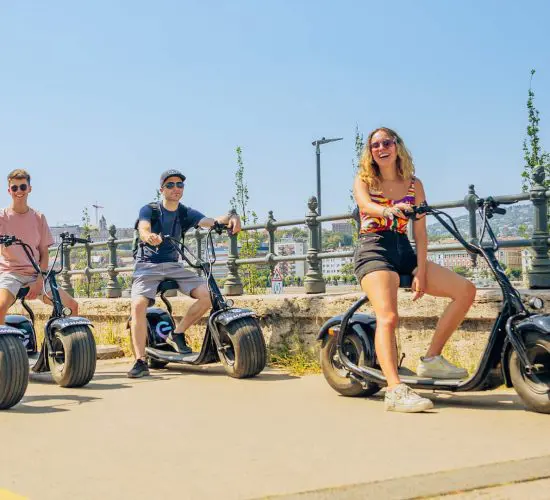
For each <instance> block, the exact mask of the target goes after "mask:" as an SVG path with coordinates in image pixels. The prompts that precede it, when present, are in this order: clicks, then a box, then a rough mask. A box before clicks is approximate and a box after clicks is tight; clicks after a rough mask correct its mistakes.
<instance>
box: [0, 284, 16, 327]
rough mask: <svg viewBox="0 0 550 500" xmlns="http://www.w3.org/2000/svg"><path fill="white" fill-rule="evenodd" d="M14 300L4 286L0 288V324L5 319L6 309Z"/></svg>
mask: <svg viewBox="0 0 550 500" xmlns="http://www.w3.org/2000/svg"><path fill="white" fill-rule="evenodd" d="M14 302H15V297H14V296H13V295H12V294H11V292H10V291H9V290H7V289H6V288H1V289H0V325H3V324H4V322H5V321H6V314H7V313H8V309H9V308H10V307H11V306H12V305H13V303H14Z"/></svg>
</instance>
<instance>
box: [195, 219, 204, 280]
mask: <svg viewBox="0 0 550 500" xmlns="http://www.w3.org/2000/svg"><path fill="white" fill-rule="evenodd" d="M194 234H195V240H196V242H197V257H198V258H199V259H202V238H203V235H202V233H201V230H200V229H199V228H197V229H195V233H194ZM196 271H197V274H198V275H199V276H201V275H202V270H201V269H197V270H196Z"/></svg>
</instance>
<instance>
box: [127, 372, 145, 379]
mask: <svg viewBox="0 0 550 500" xmlns="http://www.w3.org/2000/svg"><path fill="white" fill-rule="evenodd" d="M127 375H128V378H141V377H148V376H149V375H151V373H150V372H141V373H139V374H138V375H130V374H129V373H128V374H127Z"/></svg>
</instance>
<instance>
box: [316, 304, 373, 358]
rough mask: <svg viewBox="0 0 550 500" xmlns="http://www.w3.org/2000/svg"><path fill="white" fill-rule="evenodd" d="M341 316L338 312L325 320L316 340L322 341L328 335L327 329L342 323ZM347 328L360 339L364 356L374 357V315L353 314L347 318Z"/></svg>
mask: <svg viewBox="0 0 550 500" xmlns="http://www.w3.org/2000/svg"><path fill="white" fill-rule="evenodd" d="M343 317H344V315H343V314H339V315H338V316H334V317H332V318H330V319H329V320H327V321H326V322H325V324H324V325H323V326H322V327H321V329H320V330H319V334H318V335H317V340H321V341H323V342H324V341H325V340H326V339H327V338H328V336H329V335H330V334H329V329H330V328H331V327H333V326H337V325H339V324H340V323H342V319H343ZM348 328H350V329H351V330H352V331H353V332H354V333H355V334H356V335H357V336H358V337H359V338H360V339H361V342H362V343H363V348H364V349H365V355H366V357H367V358H370V359H374V357H375V350H374V332H375V330H376V318H375V317H374V316H370V315H369V314H363V313H357V314H354V315H353V316H352V317H351V318H350V320H349V323H348Z"/></svg>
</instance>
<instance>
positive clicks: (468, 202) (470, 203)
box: [464, 184, 479, 267]
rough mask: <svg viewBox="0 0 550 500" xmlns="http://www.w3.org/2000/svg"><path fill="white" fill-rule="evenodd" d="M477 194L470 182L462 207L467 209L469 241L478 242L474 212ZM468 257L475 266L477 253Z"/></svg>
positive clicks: (475, 211) (475, 210)
mask: <svg viewBox="0 0 550 500" xmlns="http://www.w3.org/2000/svg"><path fill="white" fill-rule="evenodd" d="M476 200H477V195H476V190H475V186H474V185H473V184H470V185H469V186H468V194H467V195H466V196H465V197H464V208H465V209H466V210H468V224H469V236H470V240H469V241H470V243H473V244H478V243H479V242H478V240H477V220H476V213H477V202H476ZM470 259H471V261H472V267H476V265H477V255H475V254H470Z"/></svg>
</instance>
